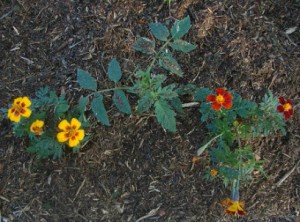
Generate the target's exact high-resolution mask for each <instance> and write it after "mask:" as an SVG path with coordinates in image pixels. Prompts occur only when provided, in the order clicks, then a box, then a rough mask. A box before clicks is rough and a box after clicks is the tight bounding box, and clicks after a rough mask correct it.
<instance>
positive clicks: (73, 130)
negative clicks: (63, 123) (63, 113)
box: [66, 126, 79, 140]
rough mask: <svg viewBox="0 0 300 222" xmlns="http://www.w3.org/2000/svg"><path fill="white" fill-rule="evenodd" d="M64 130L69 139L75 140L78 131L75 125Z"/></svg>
mask: <svg viewBox="0 0 300 222" xmlns="http://www.w3.org/2000/svg"><path fill="white" fill-rule="evenodd" d="M66 130H67V133H66V137H68V138H70V139H71V140H75V139H76V137H77V136H78V135H79V133H78V132H77V130H76V126H72V127H67V128H66Z"/></svg>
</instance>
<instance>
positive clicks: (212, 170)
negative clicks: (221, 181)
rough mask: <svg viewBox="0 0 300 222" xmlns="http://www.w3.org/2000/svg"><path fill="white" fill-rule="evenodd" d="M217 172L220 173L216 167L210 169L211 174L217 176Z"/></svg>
mask: <svg viewBox="0 0 300 222" xmlns="http://www.w3.org/2000/svg"><path fill="white" fill-rule="evenodd" d="M217 174H218V171H217V170H216V169H211V170H210V176H212V177H215V176H217Z"/></svg>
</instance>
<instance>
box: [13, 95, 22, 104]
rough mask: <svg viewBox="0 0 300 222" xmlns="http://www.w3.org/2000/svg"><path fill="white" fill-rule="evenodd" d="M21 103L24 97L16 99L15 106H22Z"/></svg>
mask: <svg viewBox="0 0 300 222" xmlns="http://www.w3.org/2000/svg"><path fill="white" fill-rule="evenodd" d="M21 101H22V97H18V98H15V99H14V105H18V104H20V103H21Z"/></svg>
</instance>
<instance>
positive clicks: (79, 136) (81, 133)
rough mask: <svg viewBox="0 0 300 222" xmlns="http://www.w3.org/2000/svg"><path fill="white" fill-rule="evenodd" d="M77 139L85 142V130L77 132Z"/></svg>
mask: <svg viewBox="0 0 300 222" xmlns="http://www.w3.org/2000/svg"><path fill="white" fill-rule="evenodd" d="M77 133H78V134H77ZM76 137H77V139H78V140H83V138H84V130H83V129H81V130H77V131H76Z"/></svg>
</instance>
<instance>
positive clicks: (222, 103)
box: [206, 88, 232, 110]
mask: <svg viewBox="0 0 300 222" xmlns="http://www.w3.org/2000/svg"><path fill="white" fill-rule="evenodd" d="M206 101H207V102H211V103H212V108H213V110H220V109H221V108H222V107H224V108H225V109H230V108H231V107H232V95H231V94H230V92H227V91H225V89H223V88H218V89H216V95H211V94H210V95H208V96H207V97H206Z"/></svg>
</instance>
